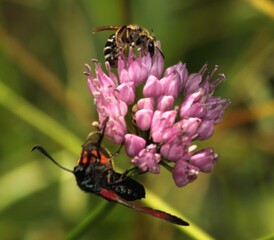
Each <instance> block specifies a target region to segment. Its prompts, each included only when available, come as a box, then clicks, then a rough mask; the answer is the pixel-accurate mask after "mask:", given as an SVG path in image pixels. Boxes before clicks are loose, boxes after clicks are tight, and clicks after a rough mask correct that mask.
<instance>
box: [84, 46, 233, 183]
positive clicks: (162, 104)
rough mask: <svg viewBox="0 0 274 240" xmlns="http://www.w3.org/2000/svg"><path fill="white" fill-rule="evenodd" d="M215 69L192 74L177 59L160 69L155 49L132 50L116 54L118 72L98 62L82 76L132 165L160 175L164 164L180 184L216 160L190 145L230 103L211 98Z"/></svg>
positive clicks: (209, 130)
mask: <svg viewBox="0 0 274 240" xmlns="http://www.w3.org/2000/svg"><path fill="white" fill-rule="evenodd" d="M158 44H159V43H158ZM217 68H218V67H217V66H216V67H215V68H214V69H213V71H211V72H208V71H207V65H204V66H203V67H202V68H201V70H200V71H199V72H198V73H192V74H190V73H189V72H188V70H187V68H186V65H185V64H183V63H181V62H179V63H178V64H176V65H174V66H171V67H169V68H167V69H166V70H165V71H164V72H163V70H164V59H163V56H162V54H161V53H160V52H159V51H156V53H155V54H154V56H153V57H151V56H150V54H148V53H147V54H135V53H134V51H133V49H132V48H130V49H129V53H128V55H127V56H125V55H123V54H122V55H121V56H120V57H119V60H118V67H117V74H115V73H114V72H113V71H112V69H111V68H110V66H109V64H108V63H106V69H107V73H105V72H104V71H103V70H102V67H101V65H100V63H98V62H95V75H96V76H95V77H93V75H92V73H91V68H90V67H89V66H88V65H86V69H87V70H86V74H87V76H88V86H89V89H90V91H91V93H92V95H93V97H94V99H95V104H96V106H97V111H98V114H99V123H100V124H102V123H103V122H104V120H105V119H106V118H108V121H107V126H106V130H105V135H106V137H107V138H108V139H109V140H111V141H112V142H113V143H116V144H124V145H125V150H126V153H127V154H128V156H129V157H130V158H131V163H132V164H133V165H134V166H136V167H138V168H139V169H140V171H142V172H151V173H159V172H160V166H161V165H162V166H164V167H166V168H167V169H169V170H170V171H171V172H172V175H173V179H174V181H175V183H176V185H177V186H179V187H181V186H184V185H186V184H188V183H189V182H191V181H193V180H195V179H196V178H197V175H198V173H199V172H204V173H209V172H211V171H212V168H213V165H214V163H215V162H216V160H217V158H218V155H217V154H216V153H214V151H213V149H211V148H205V149H202V150H196V148H197V146H196V145H193V144H192V142H193V141H195V140H196V141H197V140H205V139H208V138H209V137H210V136H212V134H213V132H214V125H216V124H218V123H219V122H220V121H221V120H222V117H223V114H224V110H225V108H226V107H227V106H228V104H229V100H227V99H222V98H220V97H216V96H213V93H214V90H215V88H216V87H217V86H218V85H219V84H220V83H221V82H223V81H224V80H225V76H224V75H223V74H220V75H219V76H218V77H217V78H216V79H215V80H214V81H211V79H212V77H213V75H214V73H215V72H216V71H217ZM129 123H130V124H129Z"/></svg>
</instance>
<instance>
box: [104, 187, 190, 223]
mask: <svg viewBox="0 0 274 240" xmlns="http://www.w3.org/2000/svg"><path fill="white" fill-rule="evenodd" d="M100 193H101V196H102V197H104V198H105V199H107V200H109V201H113V202H117V203H120V204H122V205H124V206H126V207H129V208H133V209H135V210H137V211H139V212H142V213H145V214H148V215H151V216H153V217H156V218H160V219H163V220H166V221H168V222H170V223H174V224H178V225H183V226H188V225H189V224H188V223H187V222H186V221H184V220H182V219H181V218H178V217H176V216H174V215H171V214H169V213H166V212H163V211H160V210H155V209H152V208H148V207H143V206H140V205H137V204H134V203H129V202H127V201H126V200H125V199H123V198H121V197H120V196H118V195H117V194H116V193H115V192H113V191H110V190H107V189H104V188H102V189H101V191H100Z"/></svg>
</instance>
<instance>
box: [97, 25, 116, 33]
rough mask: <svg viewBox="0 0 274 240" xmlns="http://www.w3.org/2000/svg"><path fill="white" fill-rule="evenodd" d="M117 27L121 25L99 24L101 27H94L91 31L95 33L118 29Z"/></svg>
mask: <svg viewBox="0 0 274 240" xmlns="http://www.w3.org/2000/svg"><path fill="white" fill-rule="evenodd" d="M119 28H121V27H119V26H101V27H96V28H95V29H94V31H93V32H94V33H96V32H101V31H107V30H118V29H119Z"/></svg>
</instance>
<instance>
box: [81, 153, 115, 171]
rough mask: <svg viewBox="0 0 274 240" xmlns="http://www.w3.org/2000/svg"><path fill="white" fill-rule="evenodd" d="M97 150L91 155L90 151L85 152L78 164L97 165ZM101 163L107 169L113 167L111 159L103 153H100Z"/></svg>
mask: <svg viewBox="0 0 274 240" xmlns="http://www.w3.org/2000/svg"><path fill="white" fill-rule="evenodd" d="M97 157H98V154H97V150H95V149H94V150H92V152H91V153H90V152H89V151H83V152H82V155H81V157H80V159H79V160H78V162H77V164H78V165H79V164H87V163H95V162H96V161H97ZM100 163H101V164H102V165H105V166H106V167H110V166H111V161H110V159H109V157H107V156H106V155H105V154H104V153H103V152H100Z"/></svg>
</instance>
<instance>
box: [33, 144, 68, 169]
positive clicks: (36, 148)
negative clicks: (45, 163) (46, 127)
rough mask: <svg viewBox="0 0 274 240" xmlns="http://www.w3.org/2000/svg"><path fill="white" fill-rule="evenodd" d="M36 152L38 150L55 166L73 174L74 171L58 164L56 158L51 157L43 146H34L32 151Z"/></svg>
mask: <svg viewBox="0 0 274 240" xmlns="http://www.w3.org/2000/svg"><path fill="white" fill-rule="evenodd" d="M34 150H38V151H39V152H41V153H42V154H44V155H45V156H46V157H47V158H48V159H49V160H51V161H52V162H53V163H54V164H55V165H57V166H58V167H59V168H62V169H63V170H65V171H67V172H71V173H73V171H71V170H69V169H67V168H65V167H63V166H62V165H60V164H59V163H58V162H56V161H55V160H54V158H53V157H52V156H50V155H49V153H48V152H47V151H46V150H45V149H44V148H43V147H41V146H39V145H36V146H34V147H33V148H32V149H31V151H34Z"/></svg>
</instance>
